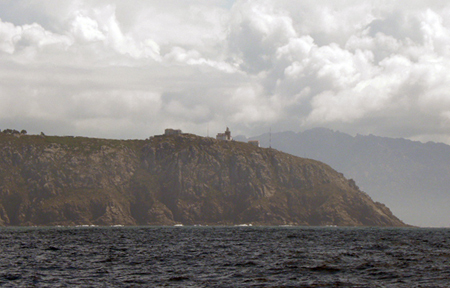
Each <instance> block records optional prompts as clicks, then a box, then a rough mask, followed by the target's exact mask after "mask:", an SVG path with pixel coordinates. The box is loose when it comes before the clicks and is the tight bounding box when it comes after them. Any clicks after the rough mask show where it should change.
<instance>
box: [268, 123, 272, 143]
mask: <svg viewBox="0 0 450 288" xmlns="http://www.w3.org/2000/svg"><path fill="white" fill-rule="evenodd" d="M269 148H272V127H270V128H269Z"/></svg>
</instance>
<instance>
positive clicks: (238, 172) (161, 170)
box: [0, 133, 405, 226]
mask: <svg viewBox="0 0 450 288" xmlns="http://www.w3.org/2000/svg"><path fill="white" fill-rule="evenodd" d="M177 223H181V224H185V225H186V224H187V225H193V224H201V225H236V224H245V223H247V224H255V225H290V224H292V225H320V226H322V225H339V226H405V224H404V223H403V222H402V221H400V220H399V219H398V218H396V217H395V216H394V215H393V214H392V213H391V211H390V210H389V209H388V208H387V207H386V206H385V205H383V204H381V203H378V202H374V201H372V199H371V198H370V197H369V196H368V195H367V194H365V193H363V192H361V191H360V190H359V189H358V187H357V186H356V184H355V182H354V181H353V180H348V179H346V178H344V176H343V175H342V174H341V173H338V172H336V171H335V170H333V169H332V168H331V167H329V166H328V165H326V164H324V163H321V162H318V161H315V160H310V159H303V158H299V157H295V156H292V155H288V154H286V153H282V152H279V151H276V150H274V149H265V148H259V147H255V146H254V145H250V144H247V143H241V142H235V141H219V140H216V139H211V138H204V137H199V136H195V135H191V134H183V135H170V136H156V137H151V139H148V140H108V139H95V138H83V137H54V136H45V135H41V136H32V135H31V136H27V135H9V134H4V133H0V225H6V226H17V225H92V224H95V225H118V224H121V225H174V224H177Z"/></svg>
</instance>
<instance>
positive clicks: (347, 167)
mask: <svg viewBox="0 0 450 288" xmlns="http://www.w3.org/2000/svg"><path fill="white" fill-rule="evenodd" d="M237 139H241V140H246V138H245V137H240V138H239V137H237ZM250 139H257V140H260V142H261V145H262V146H263V147H268V146H269V134H263V135H260V136H257V137H252V138H250ZM271 146H272V147H273V148H275V149H278V150H280V151H283V152H286V153H290V154H292V155H297V156H300V157H306V158H311V159H315V160H318V161H322V162H324V163H327V164H329V165H330V166H331V167H333V168H334V169H336V170H337V171H339V172H342V173H344V175H345V176H346V177H349V178H353V179H355V181H356V183H358V185H359V187H360V188H361V190H363V191H365V192H367V193H368V194H369V195H370V196H371V197H372V198H373V199H375V200H377V201H380V202H383V203H385V204H386V205H388V207H390V208H391V209H392V211H393V212H394V214H395V215H397V216H398V217H399V218H400V219H402V220H404V221H405V222H407V223H410V224H413V225H418V226H435V227H448V226H450V220H449V219H450V209H449V208H448V207H450V146H449V145H446V144H443V143H434V142H428V143H422V142H418V141H411V140H406V139H394V138H388V137H378V136H374V135H368V136H363V135H356V136H351V135H348V134H345V133H342V132H338V131H333V130H330V129H325V128H315V129H311V130H306V131H304V132H299V133H294V132H290V131H289V132H279V133H272V137H271Z"/></svg>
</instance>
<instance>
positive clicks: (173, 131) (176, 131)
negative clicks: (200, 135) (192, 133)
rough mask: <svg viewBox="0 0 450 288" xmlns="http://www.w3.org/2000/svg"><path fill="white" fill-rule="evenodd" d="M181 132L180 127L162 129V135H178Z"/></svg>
mask: <svg viewBox="0 0 450 288" xmlns="http://www.w3.org/2000/svg"><path fill="white" fill-rule="evenodd" d="M182 133H183V132H181V130H180V129H171V128H167V129H166V130H164V135H180V134H182Z"/></svg>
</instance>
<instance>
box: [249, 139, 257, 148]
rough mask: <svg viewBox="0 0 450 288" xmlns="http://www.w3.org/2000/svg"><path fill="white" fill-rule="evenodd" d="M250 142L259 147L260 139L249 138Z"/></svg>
mask: <svg viewBox="0 0 450 288" xmlns="http://www.w3.org/2000/svg"><path fill="white" fill-rule="evenodd" d="M248 144H251V145H253V146H256V147H259V140H249V141H248Z"/></svg>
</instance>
